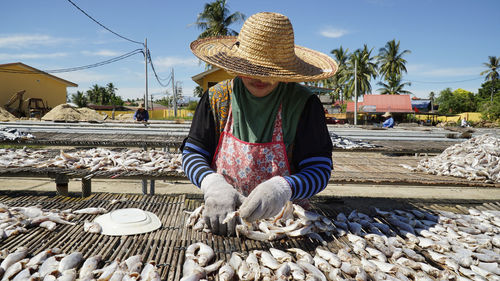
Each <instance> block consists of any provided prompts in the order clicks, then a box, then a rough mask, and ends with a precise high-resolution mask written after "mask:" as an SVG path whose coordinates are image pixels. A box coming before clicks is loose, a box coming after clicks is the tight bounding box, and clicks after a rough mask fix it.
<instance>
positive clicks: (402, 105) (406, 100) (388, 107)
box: [346, 95, 413, 113]
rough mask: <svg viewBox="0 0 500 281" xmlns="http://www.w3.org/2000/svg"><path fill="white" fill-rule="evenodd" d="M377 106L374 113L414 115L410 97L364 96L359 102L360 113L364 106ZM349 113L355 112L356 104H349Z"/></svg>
mask: <svg viewBox="0 0 500 281" xmlns="http://www.w3.org/2000/svg"><path fill="white" fill-rule="evenodd" d="M367 105H368V106H371V107H373V106H375V111H374V112H399V113H413V109H412V107H411V99H410V95H364V96H363V102H358V112H362V110H360V108H361V107H362V106H367ZM346 111H347V112H354V102H352V101H351V102H348V103H347V109H346Z"/></svg>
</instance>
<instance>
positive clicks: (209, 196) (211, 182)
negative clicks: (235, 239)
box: [201, 173, 245, 236]
mask: <svg viewBox="0 0 500 281" xmlns="http://www.w3.org/2000/svg"><path fill="white" fill-rule="evenodd" d="M201 190H202V191H203V197H204V199H205V209H204V211H203V217H204V219H205V223H206V224H207V226H208V228H210V230H211V231H212V233H214V234H220V235H229V236H232V235H234V230H235V226H236V225H235V224H236V222H235V219H234V218H233V219H232V220H230V221H229V222H228V223H227V224H223V223H222V221H223V220H224V219H225V218H226V216H227V214H228V213H230V212H233V211H235V210H236V209H237V208H238V207H239V206H240V205H241V203H242V201H243V199H244V198H245V197H244V196H243V195H242V194H241V193H239V192H238V191H237V190H236V189H235V188H234V187H233V186H232V185H230V184H229V183H227V181H226V179H225V178H224V176H223V175H221V174H217V173H213V174H210V175H208V176H206V177H205V178H204V179H203V181H202V182H201Z"/></svg>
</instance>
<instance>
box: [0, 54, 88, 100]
mask: <svg viewBox="0 0 500 281" xmlns="http://www.w3.org/2000/svg"><path fill="white" fill-rule="evenodd" d="M67 87H78V85H77V84H75V83H73V82H70V81H67V80H64V79H62V78H59V77H57V76H54V75H51V74H48V73H46V72H43V71H41V70H38V69H36V68H34V67H31V66H29V65H26V64H24V63H21V62H15V63H7V64H0V106H2V107H4V106H5V104H6V103H8V102H9V100H10V98H11V97H12V96H13V95H15V94H16V93H17V92H19V91H23V90H24V91H25V93H24V95H23V100H24V101H26V100H27V99H29V98H40V99H42V100H43V101H44V103H45V104H46V105H47V106H48V107H51V108H54V107H56V106H58V105H60V104H63V103H66V95H67V91H66V88H67ZM24 107H27V105H26V104H25V105H24Z"/></svg>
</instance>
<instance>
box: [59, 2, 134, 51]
mask: <svg viewBox="0 0 500 281" xmlns="http://www.w3.org/2000/svg"><path fill="white" fill-rule="evenodd" d="M67 1H68V2H69V3H71V4H72V5H73V6H75V8H77V9H78V10H80V12H82V13H83V14H85V15H86V16H87V17H89V18H90V19H91V20H93V21H94V22H95V23H97V24H98V25H100V26H101V27H102V28H104V29H106V30H107V31H109V32H111V33H113V34H114V35H116V36H118V37H120V38H122V39H125V40H127V41H130V42H133V43H136V44H141V45H143V46H144V43H142V42H139V41H135V40H132V39H129V38H127V37H125V36H122V35H120V34H118V33H116V32H114V31H113V30H111V29H109V28H107V27H106V26H104V25H103V24H102V23H100V22H99V21H97V20H96V19H94V18H93V17H92V16H90V15H89V14H87V13H86V12H85V11H84V10H82V9H81V8H80V7H78V6H77V5H76V4H75V3H73V1H71V0H67Z"/></svg>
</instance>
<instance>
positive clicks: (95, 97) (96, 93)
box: [71, 83, 124, 107]
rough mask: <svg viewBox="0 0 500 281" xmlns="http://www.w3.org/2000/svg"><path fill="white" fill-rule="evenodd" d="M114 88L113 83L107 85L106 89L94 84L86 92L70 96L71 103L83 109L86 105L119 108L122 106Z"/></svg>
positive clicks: (78, 92) (121, 101)
mask: <svg viewBox="0 0 500 281" xmlns="http://www.w3.org/2000/svg"><path fill="white" fill-rule="evenodd" d="M116 90H118V89H117V88H115V86H114V85H113V83H108V84H107V85H106V87H102V86H99V85H97V84H94V85H93V86H92V87H91V88H90V89H89V90H87V92H85V93H83V92H81V91H77V92H76V94H73V95H71V102H72V103H74V104H76V105H77V106H79V107H85V106H87V105H88V104H95V105H114V106H121V105H123V104H124V102H123V100H122V98H121V97H120V96H117V95H116Z"/></svg>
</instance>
